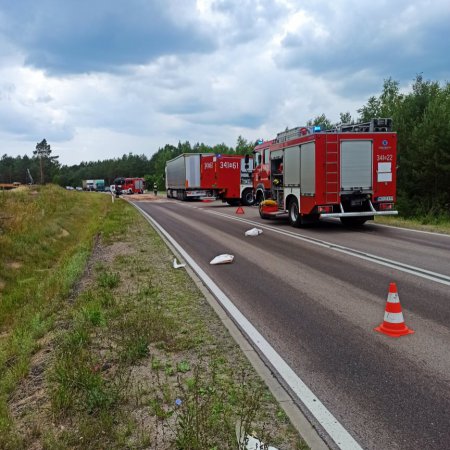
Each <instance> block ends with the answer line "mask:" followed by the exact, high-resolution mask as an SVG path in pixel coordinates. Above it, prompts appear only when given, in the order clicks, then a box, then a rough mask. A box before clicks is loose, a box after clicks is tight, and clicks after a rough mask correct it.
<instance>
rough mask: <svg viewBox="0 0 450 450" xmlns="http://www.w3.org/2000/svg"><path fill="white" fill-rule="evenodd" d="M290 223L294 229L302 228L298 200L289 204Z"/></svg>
mask: <svg viewBox="0 0 450 450" xmlns="http://www.w3.org/2000/svg"><path fill="white" fill-rule="evenodd" d="M289 223H290V224H291V225H292V226H293V227H300V226H301V225H302V218H301V216H300V212H299V210H298V203H297V200H292V201H291V203H289Z"/></svg>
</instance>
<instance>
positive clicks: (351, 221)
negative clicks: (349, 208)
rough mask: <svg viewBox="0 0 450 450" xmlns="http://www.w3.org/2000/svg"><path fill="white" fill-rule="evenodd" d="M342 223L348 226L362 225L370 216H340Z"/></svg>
mask: <svg viewBox="0 0 450 450" xmlns="http://www.w3.org/2000/svg"><path fill="white" fill-rule="evenodd" d="M340 219H341V223H342V225H345V226H346V227H362V226H363V225H364V224H365V223H366V222H367V221H368V220H369V219H370V217H340Z"/></svg>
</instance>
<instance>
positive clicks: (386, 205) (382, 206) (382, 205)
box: [380, 203, 394, 211]
mask: <svg viewBox="0 0 450 450" xmlns="http://www.w3.org/2000/svg"><path fill="white" fill-rule="evenodd" d="M390 209H394V204H393V203H380V211H386V210H390Z"/></svg>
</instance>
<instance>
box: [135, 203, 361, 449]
mask: <svg viewBox="0 0 450 450" xmlns="http://www.w3.org/2000/svg"><path fill="white" fill-rule="evenodd" d="M134 206H135V207H136V208H137V209H138V211H140V212H141V214H142V215H143V216H144V217H145V218H146V219H147V220H148V221H149V222H150V223H151V224H152V225H153V226H154V227H155V228H157V229H158V230H159V231H160V232H161V234H163V236H164V237H165V238H166V239H167V240H168V241H169V242H170V243H171V244H172V245H173V246H174V247H175V248H176V249H177V251H178V252H179V253H180V255H181V256H182V257H183V258H184V260H185V261H186V262H187V263H188V264H189V265H190V266H191V268H192V270H194V271H195V273H196V274H197V275H198V276H199V277H200V279H201V280H202V281H203V282H204V283H205V284H206V286H207V287H208V289H209V290H210V291H211V292H212V294H213V295H214V296H215V297H216V298H217V300H218V301H219V302H220V304H221V305H222V307H223V308H224V309H225V310H226V311H227V312H228V314H230V315H231V316H232V317H233V319H234V321H235V322H236V323H237V324H238V325H239V327H240V328H241V330H243V331H244V332H245V333H246V335H247V336H248V338H249V339H250V340H251V341H252V342H253V345H255V346H256V347H257V348H258V349H259V351H260V352H261V353H262V354H263V355H264V356H265V357H266V358H267V360H268V361H269V362H270V364H271V365H272V367H273V368H275V369H276V371H277V372H278V373H279V375H280V376H281V377H282V378H283V380H284V381H285V383H286V384H287V385H288V386H289V387H290V388H291V389H292V391H293V392H294V393H295V394H296V395H297V397H298V398H299V400H300V401H301V402H302V403H303V404H304V405H305V406H306V408H308V410H309V411H310V413H311V414H312V415H313V416H314V417H315V418H316V420H317V421H318V422H319V423H320V424H321V426H322V427H323V428H324V430H325V431H326V432H327V433H328V434H329V436H330V437H331V439H332V440H333V441H334V442H335V443H336V445H337V446H338V447H339V448H340V449H342V450H362V447H361V446H360V445H359V444H358V443H357V442H356V441H355V439H354V438H353V437H352V436H351V435H350V433H349V432H348V431H347V430H346V429H345V428H344V427H343V426H342V425H341V424H340V423H339V421H338V420H337V419H336V418H335V417H334V416H333V415H332V414H331V412H330V411H328V409H327V408H326V407H325V406H324V405H323V403H322V402H321V401H320V400H319V399H318V398H317V397H316V396H315V395H314V393H313V392H312V391H311V390H310V389H309V388H308V386H306V384H305V383H304V382H303V381H302V380H301V379H300V377H299V376H298V375H297V374H296V373H295V372H294V371H293V370H292V369H291V368H290V367H289V365H288V364H287V363H286V362H285V361H284V359H283V358H282V357H281V356H280V355H279V354H278V353H277V352H276V351H275V349H274V348H273V347H272V346H271V345H270V344H269V343H268V342H267V341H266V340H265V339H264V337H263V336H262V335H261V334H260V333H259V331H258V330H257V329H256V328H255V327H254V326H253V325H252V324H251V323H250V322H249V321H248V320H247V319H246V317H245V316H244V315H243V314H242V313H241V312H240V311H239V309H238V308H236V306H235V305H234V304H233V302H232V301H231V300H230V299H229V298H228V297H227V296H226V295H225V293H224V292H223V291H222V290H221V289H220V288H219V286H217V285H216V283H214V281H213V280H212V279H211V278H210V277H209V276H208V275H207V274H206V273H205V272H204V271H203V269H202V268H201V267H200V266H199V265H198V264H197V263H196V262H195V261H194V260H193V259H192V258H191V256H190V255H189V254H188V253H187V252H186V251H185V250H184V249H183V247H181V246H180V245H179V244H178V242H176V241H175V240H174V239H173V238H172V236H171V235H170V234H169V233H168V232H167V231H166V230H165V229H164V228H163V227H162V226H161V225H160V224H159V223H158V222H157V221H156V220H155V219H153V218H152V217H151V216H150V215H149V214H148V213H146V212H145V211H143V210H142V209H140V208H139V207H138V206H137V205H135V204H134Z"/></svg>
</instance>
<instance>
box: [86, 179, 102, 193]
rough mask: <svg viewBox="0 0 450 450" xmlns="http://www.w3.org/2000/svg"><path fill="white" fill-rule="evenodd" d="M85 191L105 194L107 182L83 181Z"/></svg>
mask: <svg viewBox="0 0 450 450" xmlns="http://www.w3.org/2000/svg"><path fill="white" fill-rule="evenodd" d="M82 184H83V190H85V191H97V192H103V191H104V190H105V180H83V181H82Z"/></svg>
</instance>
